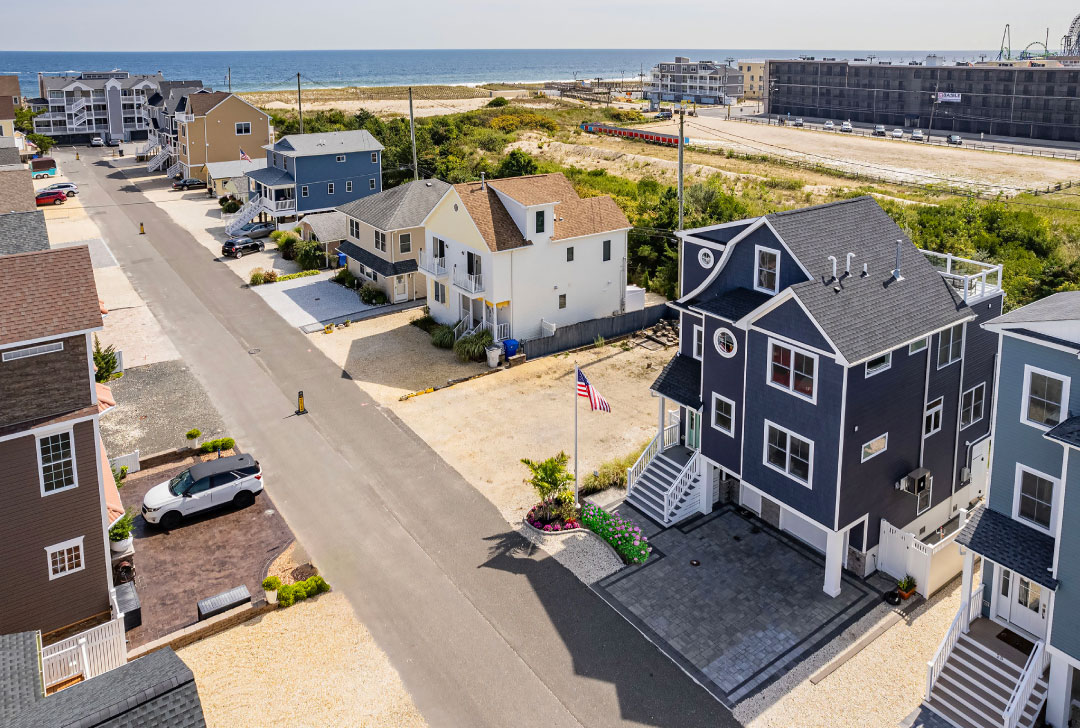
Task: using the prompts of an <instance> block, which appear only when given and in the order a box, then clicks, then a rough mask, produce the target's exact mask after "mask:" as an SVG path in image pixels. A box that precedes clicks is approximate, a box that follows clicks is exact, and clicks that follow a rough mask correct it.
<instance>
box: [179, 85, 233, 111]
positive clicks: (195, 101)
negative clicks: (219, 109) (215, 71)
mask: <svg viewBox="0 0 1080 728" xmlns="http://www.w3.org/2000/svg"><path fill="white" fill-rule="evenodd" d="M230 96H232V94H230V93H228V92H226V91H212V92H211V93H208V94H191V95H190V96H188V101H187V107H188V111H189V112H190V113H191V114H192V115H193V116H206V112H208V111H210V110H211V109H212V108H214V107H215V106H217V105H218V104H220V103H221V102H222V101H224V100H225V99H227V98H229V97H230Z"/></svg>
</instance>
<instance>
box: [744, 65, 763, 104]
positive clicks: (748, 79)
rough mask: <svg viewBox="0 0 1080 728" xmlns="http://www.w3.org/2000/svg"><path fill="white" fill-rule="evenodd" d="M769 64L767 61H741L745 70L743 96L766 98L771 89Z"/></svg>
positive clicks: (745, 97) (746, 97) (747, 97)
mask: <svg viewBox="0 0 1080 728" xmlns="http://www.w3.org/2000/svg"><path fill="white" fill-rule="evenodd" d="M768 68H769V64H768V63H766V62H765V61H739V70H740V71H742V72H743V98H744V99H764V98H765V96H766V95H767V94H768V90H769V79H768Z"/></svg>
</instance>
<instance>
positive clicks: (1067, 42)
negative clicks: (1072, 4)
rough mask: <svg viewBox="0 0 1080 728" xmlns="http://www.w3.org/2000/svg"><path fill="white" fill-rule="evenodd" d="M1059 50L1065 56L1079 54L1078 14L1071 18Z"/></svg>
mask: <svg viewBox="0 0 1080 728" xmlns="http://www.w3.org/2000/svg"><path fill="white" fill-rule="evenodd" d="M1061 50H1062V52H1063V53H1064V54H1065V55H1067V56H1073V55H1077V54H1080V15H1077V16H1076V17H1075V18H1073V21H1072V23H1071V24H1070V25H1069V32H1068V33H1066V34H1065V37H1064V38H1063V39H1062V42H1061Z"/></svg>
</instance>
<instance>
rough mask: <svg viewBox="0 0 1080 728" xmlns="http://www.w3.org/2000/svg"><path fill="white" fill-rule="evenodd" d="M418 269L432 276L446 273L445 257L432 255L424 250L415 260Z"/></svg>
mask: <svg viewBox="0 0 1080 728" xmlns="http://www.w3.org/2000/svg"><path fill="white" fill-rule="evenodd" d="M416 264H417V266H418V267H419V268H420V270H422V271H424V272H425V273H429V274H430V275H433V276H444V275H446V258H440V257H438V256H435V255H432V254H431V253H429V252H427V251H426V250H425V251H424V252H423V253H421V255H420V258H419V260H417V262H416Z"/></svg>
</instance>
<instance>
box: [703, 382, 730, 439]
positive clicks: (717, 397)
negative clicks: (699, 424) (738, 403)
mask: <svg viewBox="0 0 1080 728" xmlns="http://www.w3.org/2000/svg"><path fill="white" fill-rule="evenodd" d="M712 399H713V401H712V417H710V418H709V419H710V422H709V424H710V425H712V428H713V429H714V430H716V431H717V432H722V433H724V434H725V435H727V436H728V437H735V426H736V425H735V402H734V401H733V400H730V399H728V398H727V397H725V396H723V395H722V394H717V393H716V392H713V393H712ZM717 400H722V401H724V402H726V403H728V404H729V405H731V429H730V430H725V429H724V428H723V427H718V426H717V424H716V401H717Z"/></svg>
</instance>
